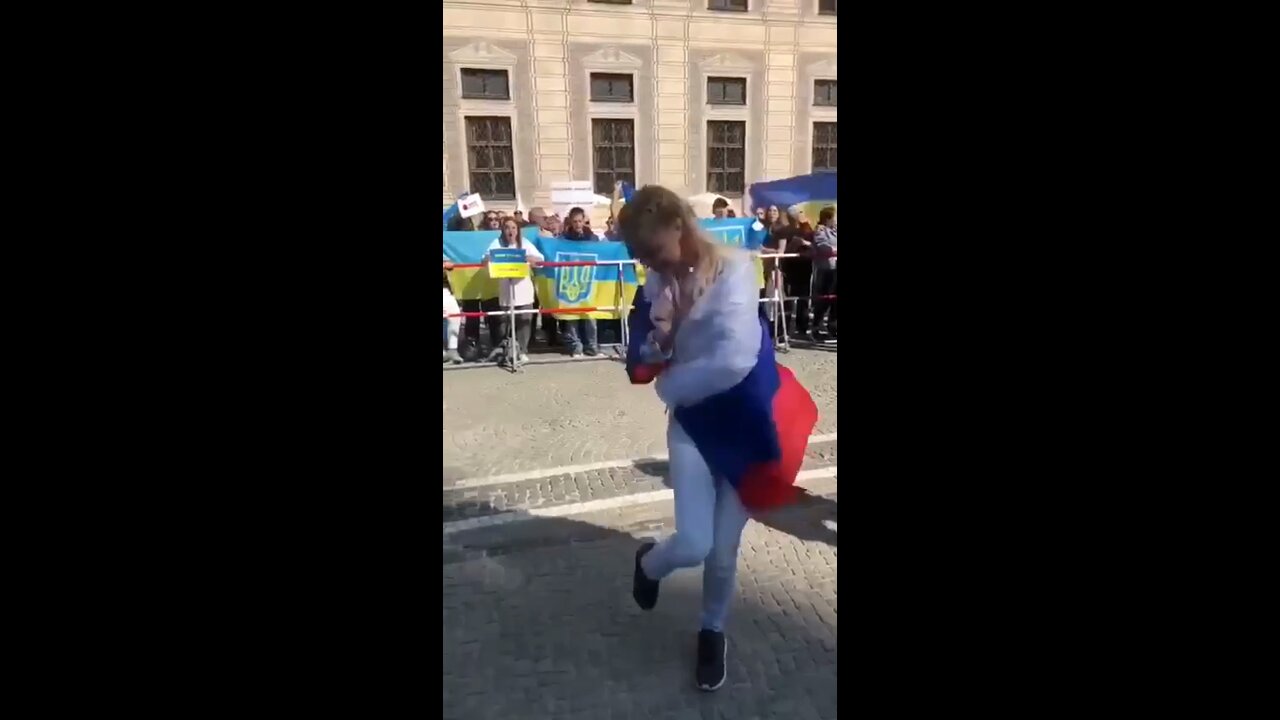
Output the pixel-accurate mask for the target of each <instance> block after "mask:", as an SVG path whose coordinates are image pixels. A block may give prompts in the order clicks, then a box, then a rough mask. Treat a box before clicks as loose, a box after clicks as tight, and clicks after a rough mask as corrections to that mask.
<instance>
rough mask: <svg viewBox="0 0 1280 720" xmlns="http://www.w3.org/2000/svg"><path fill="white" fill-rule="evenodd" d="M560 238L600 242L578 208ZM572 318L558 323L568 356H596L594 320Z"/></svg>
mask: <svg viewBox="0 0 1280 720" xmlns="http://www.w3.org/2000/svg"><path fill="white" fill-rule="evenodd" d="M560 237H561V238H562V239H564V240H573V241H576V242H599V240H600V239H599V238H597V237H596V236H595V233H593V232H591V231H590V230H588V229H587V213H586V211H585V210H583V209H582V208H580V207H576V208H573V209H572V210H570V211H569V218H568V220H567V222H565V227H564V233H563V234H561V235H560ZM573 317H574V319H573V320H561V321H560V328H561V329H560V337H561V339H562V340H563V342H564V344H565V345H566V346H567V347H568V348H569V355H570V356H571V357H582V354H583V351H584V350H585V351H586V354H587V355H591V356H595V355H598V354H599V352H600V350H599V347H598V345H597V343H596V321H595V318H590V317H586V316H585V315H574V316H573Z"/></svg>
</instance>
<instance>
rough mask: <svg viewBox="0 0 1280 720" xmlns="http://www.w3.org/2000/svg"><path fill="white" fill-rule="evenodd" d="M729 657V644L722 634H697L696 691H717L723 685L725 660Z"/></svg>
mask: <svg viewBox="0 0 1280 720" xmlns="http://www.w3.org/2000/svg"><path fill="white" fill-rule="evenodd" d="M728 657H729V642H728V641H727V640H725V638H724V633H722V632H716V631H715V630H701V631H699V632H698V689H699V690H705V691H707V692H713V691H715V690H719V689H720V686H721V685H723V684H724V678H725V671H724V664H725V659H726V658H728Z"/></svg>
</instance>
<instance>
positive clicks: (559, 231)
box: [443, 187, 837, 364]
mask: <svg viewBox="0 0 1280 720" xmlns="http://www.w3.org/2000/svg"><path fill="white" fill-rule="evenodd" d="M620 208H621V187H618V188H616V189H615V191H614V197H613V202H612V205H611V208H610V210H611V212H610V215H609V218H608V220H607V221H606V227H605V229H604V231H603V232H596V231H595V230H593V229H592V227H591V218H590V216H589V215H588V214H587V212H586V211H585V210H584V209H583V208H581V207H574V208H572V209H571V210H570V211H569V213H568V214H567V215H566V217H565V218H564V219H563V220H562V219H561V218H560V216H559V215H556V214H554V213H548V212H546V211H545V210H544V209H543V208H541V207H534V208H530V210H529V213H528V217H527V218H526V217H525V216H524V213H522V212H521V211H519V210H516V211H515V212H513V213H511V214H510V215H504V214H503V213H500V212H498V211H495V210H489V211H486V212H485V213H483V214H482V215H477V216H475V217H472V218H465V219H464V218H461V217H454V218H453V219H452V220H451V221H450V223H449V227H448V229H449V230H496V231H498V232H499V236H498V238H497V239H495V240H494V241H493V243H492V244H491V245H490V246H489V249H491V250H492V249H495V248H520V249H523V250H525V253H526V256H527V258H528V259H529V262H530V264H531V265H533V266H535V267H536V266H537V264H539V263H541V262H544V261H545V258H543V257H542V255H541V253H539V252H538V249H537V248H536V247H534V245H533V244H532V243H530V244H524V242H523V238H522V235H521V231H522V230H523V229H524V228H527V227H530V226H533V227H536V228H537V231H538V234H539V235H540V236H541V237H547V238H560V239H563V240H570V241H576V242H620V241H621V237H620V236H619V235H618V233H617V229H616V227H615V218H616V217H617V216H618V211H619V209H620ZM711 212H712V217H714V218H729V217H734V212H733V210H732V208H730V207H729V202H728V201H727V200H725V199H724V198H719V199H717V200H716V201H715V202H714V203H713V204H712V208H711ZM755 215H756V218H757V219H758V220H759V221H760V222H761V223H762V224H763V225H764V226H765V227H766V228H767V230H768V238H767V239H766V240H765V242H764V247H763V252H764V253H765V254H771V253H785V254H794V255H797V257H789V258H781V259H778V260H774V259H767V260H765V278H766V283H765V288H764V289H763V290H761V291H760V297H761V298H764V297H773V296H774V293H775V291H776V290H777V289H779V288H777V287H776V283H775V280H774V278H775V276H776V275H780V276H781V283H782V287H781V288H780V289H781V291H782V294H783V295H784V296H785V297H786V298H788V299H787V301H786V302H785V303H784V306H783V309H782V312H783V313H785V322H786V327H787V328H788V335H790V336H792V337H799V338H801V339H805V340H808V341H811V342H823V341H825V340H827V339H830V340H835V339H836V338H837V322H836V306H835V302H834V300H833V299H832V298H833V296H834V295H835V294H836V249H837V246H836V209H835V207H834V206H827V207H824V208H823V209H822V211H821V212H820V213H819V217H818V224H817V227H816V228H815V227H814V226H813V225H812V224H811V223H810V222H809V220H808V218H806V217H805V213H804V212H803V211H802V210H801V209H799V208H798V207H797V208H788V209H787V210H786V211H785V212H784V211H783V210H781V209H780V208H779V207H778V206H776V205H770V206H768V207H760V208H756V210H755ZM775 263H777V267H778V270H780V272H779V273H777V274H776V275H775V273H774V264H775ZM452 268H453V263H451V262H449V261H448V260H445V261H444V273H443V277H444V312H445V315H449V314H451V313H459V312H493V311H497V310H506V309H509V308H512V307H514V309H516V310H532V309H537V308H538V307H539V302H538V297H537V292H536V290H535V288H534V284H533V281H532V280H531V279H530V278H527V277H526V278H521V279H519V280H502V281H501V282H500V284H499V292H498V297H495V298H488V299H484V300H462V301H458V300H457V299H456V298H455V297H454V295H453V292H452V289H451V287H450V284H449V271H450V270H451V269H452ZM811 298H813V301H812V302H811ZM765 307H766V312H767V313H768V315H769V318H770V321H771V322H770V323H769V328H770V331H771V332H772V331H773V328H774V322H772V321H773V320H774V319H775V314H776V313H777V311H778V310H777V307H776V303H765ZM483 320H484V322H483V323H482V322H481V318H480V317H468V318H465V321H464V319H463V318H446V319H445V324H444V326H445V327H444V343H445V351H444V362H445V363H453V364H461V363H464V362H499V363H503V364H506V363H510V362H512V361H513V360H516V359H518V360H519V361H520V362H525V361H527V360H528V352H529V344H530V342H538V343H541V344H542V345H544V346H545V347H547V348H552V349H559V350H560V351H562V352H563V353H565V354H567V355H569V356H571V357H575V358H576V357H582V356H583V355H587V356H595V355H598V354H599V353H600V345H601V344H602V343H604V344H609V343H617V342H621V340H622V333H621V327H620V325H621V323H620V321H618V320H599V321H597V320H595V319H593V318H590V317H578V318H574V319H556V318H555V317H553V316H552V315H550V314H535V313H524V314H516V315H515V336H516V337H515V340H516V342H515V345H516V347H514V348H512V347H510V345H511V338H510V335H509V333H510V328H509V327H508V326H507V322H508V316H507V315H489V316H486V317H485V318H484V319H483ZM482 324H483V326H484V327H485V328H487V330H488V332H487V336H488V337H487V338H485V337H483V336H482V333H481V326H482ZM485 340H487V341H488V342H487V349H486V347H485V345H486V343H485V342H484V341H485Z"/></svg>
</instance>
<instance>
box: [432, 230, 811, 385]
mask: <svg viewBox="0 0 1280 720" xmlns="http://www.w3.org/2000/svg"><path fill="white" fill-rule="evenodd" d="M752 255H753V256H754V257H755V258H757V259H760V260H767V259H775V258H792V257H801V255H800V254H799V253H774V254H768V255H766V254H756V253H752ZM636 262H637V261H635V260H597V261H589V260H584V261H574V262H541V263H538V267H551V268H554V267H575V266H584V265H586V266H592V265H617V266H618V279H617V280H616V281H615V287H616V288H617V292H616V294H615V303H617V304H615V305H611V306H610V305H603V306H595V307H584V308H530V309H528V310H516V309H515V303H514V302H512V300H513V298H511V297H510V296H508V297H507V309H506V310H489V311H485V312H456V313H446V314H445V315H444V317H446V318H451V317H459V318H469V317H491V316H496V315H506V316H507V331H508V336H507V342H508V352H507V357H508V359H509V362H508V363H507V364H506V365H505V367H506V368H507V369H509V370H510V371H511V372H522V371H523V366H524V363H522V362H521V361H520V346H519V343H518V341H517V340H516V315H574V314H582V313H589V312H616V313H618V319H619V323H618V324H619V326H620V327H621V328H622V337H621V338H620V340H621V342H622V347H623V349H624V350H623V351H624V352H625V348H626V347H627V346H628V345H629V344H630V340H629V338H630V334H629V331H628V329H627V315H629V314H630V313H631V308H632V307H633V306H631V305H623V298H625V297H626V294H625V291H624V286H625V285H626V283H625V281H624V280H623V273H622V266H623V265H635V264H636ZM453 267H454V268H455V269H466V268H482V267H484V263H454V265H453ZM772 274H773V278H772V279H773V297H763V298H760V302H762V303H778V307H777V308H775V311H774V313H773V321H772V322H773V330H774V336H773V337H774V349H775V350H777V351H780V352H783V353H786V352H790V351H791V338H790V337H789V336H788V335H787V313H786V303H787V302H790V301H796V300H805V299H808V300H835V299H836V296H835V295H809V296H808V297H807V298H804V297H800V296H794V297H787V296H786V295H785V294H783V292H782V286H783V283H782V268H781V267H779V265H778V263H774V266H773V271H772ZM765 286H766V287H768V283H766V284H765ZM809 291H810V292H813V277H812V276H810V279H809Z"/></svg>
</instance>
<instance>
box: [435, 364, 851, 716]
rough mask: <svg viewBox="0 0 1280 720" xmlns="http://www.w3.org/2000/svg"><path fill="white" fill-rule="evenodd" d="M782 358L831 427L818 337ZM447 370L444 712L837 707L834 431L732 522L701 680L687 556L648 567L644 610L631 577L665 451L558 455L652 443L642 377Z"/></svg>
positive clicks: (649, 395)
mask: <svg viewBox="0 0 1280 720" xmlns="http://www.w3.org/2000/svg"><path fill="white" fill-rule="evenodd" d="M780 359H781V360H782V362H783V363H784V364H787V365H789V366H790V367H791V368H792V369H793V370H795V372H796V374H797V375H798V376H799V378H800V380H801V382H803V383H804V384H805V386H806V387H808V388H809V390H810V392H811V393H812V394H813V396H814V400H815V401H816V402H817V403H818V407H819V425H818V428H817V429H815V434H818V435H829V434H831V433H835V432H836V418H835V387H836V382H835V355H834V353H830V352H822V351H817V350H814V351H805V350H794V351H793V352H792V353H791V354H789V355H786V356H780ZM444 385H445V401H446V404H447V410H446V412H445V428H444V442H445V463H446V468H445V478H444V488H443V499H442V508H443V509H442V519H443V521H444V527H445V534H444V540H443V545H442V547H443V555H442V558H443V585H444V588H443V603H444V613H443V627H444V636H445V637H444V688H445V697H444V702H443V704H444V713H443V714H444V717H445V718H458V719H460V720H461V719H463V718H466V719H471V718H504V720H505V719H507V718H511V719H513V720H523V719H525V718H529V719H533V718H538V719H539V720H541V719H543V718H547V719H553V718H582V719H588V718H589V719H591V720H597V719H599V720H607V719H608V718H700V719H708V720H709V719H711V718H734V719H735V720H750V719H751V718H801V719H812V718H835V717H836V687H837V686H836V617H837V607H836V533H837V527H836V507H837V479H836V477H835V475H836V464H837V459H838V458H837V455H836V443H835V442H833V441H831V440H830V439H829V438H828V439H826V440H816V441H814V442H811V444H810V447H809V450H808V452H807V454H806V458H805V464H804V469H805V471H806V472H805V473H802V482H801V483H800V484H801V485H802V487H804V488H805V489H806V491H807V492H806V495H805V496H804V497H803V499H802V500H801V501H799V502H797V503H796V504H794V505H792V506H790V507H788V508H786V509H783V510H781V511H777V512H773V513H769V514H767V515H762V516H760V517H757V518H756V519H754V520H752V521H751V522H749V523H748V524H747V528H746V530H745V531H744V533H743V540H742V547H741V552H740V554H739V558H738V585H739V587H738V593H737V595H736V596H735V599H734V605H733V608H732V611H731V615H730V619H729V623H728V626H727V628H726V631H727V635H728V638H729V661H728V679H727V681H726V683H725V685H724V687H723V688H721V689H720V691H719V692H716V693H703V692H699V691H698V690H696V689H695V687H694V682H693V672H694V649H695V646H696V635H697V631H698V614H699V603H700V596H701V577H700V575H701V569H696V568H695V569H689V570H682V571H678V572H676V573H675V574H673V575H672V576H670V577H669V578H667V579H666V580H664V581H663V584H662V592H661V596H660V599H659V602H658V606H657V608H656V609H654V610H653V611H652V612H647V613H646V612H642V611H641V610H639V609H638V608H637V607H636V606H635V603H634V601H633V600H632V599H631V594H630V589H631V573H632V567H633V559H634V553H635V549H636V547H637V546H638V545H639V543H640V542H641V539H643V538H660V537H662V536H665V535H667V534H669V533H671V532H673V530H674V521H673V518H672V506H671V501H670V499H669V497H670V493H669V491H667V490H666V487H667V486H666V484H665V481H666V474H667V464H666V462H665V461H663V460H661V459H648V460H640V461H636V462H620V463H616V464H607V465H608V466H607V467H598V468H590V469H574V468H568V469H566V468H565V467H563V466H566V465H580V464H584V463H599V462H601V461H613V460H623V459H627V458H654V457H655V456H662V455H664V454H665V451H666V447H665V428H666V417H665V415H664V413H663V410H662V407H661V405H660V404H659V403H658V402H657V399H656V398H655V397H654V393H653V389H652V388H649V387H639V388H637V387H632V386H630V385H628V384H627V382H626V380H625V376H624V374H623V371H622V368H621V366H620V365H619V364H617V363H614V362H610V361H602V360H597V361H585V362H572V363H564V364H549V365H537V366H533V367H530V368H528V369H527V370H526V371H525V372H524V373H523V374H520V375H511V374H509V373H506V372H503V371H500V370H497V369H493V368H480V369H465V370H456V371H450V372H447V373H446V374H445V383H444ZM605 438H607V440H606V441H602V439H605ZM806 473H807V474H806ZM513 474H514V475H513ZM462 479H467V484H465V485H458V481H459V480H462ZM655 496H656V497H665V498H666V499H659V500H655V499H654V498H655ZM547 514H551V515H560V516H556V517H547V516H545V515H547ZM498 520H501V521H503V522H501V523H498V522H494V521H498ZM478 523H491V524H484V525H480V524H478Z"/></svg>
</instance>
